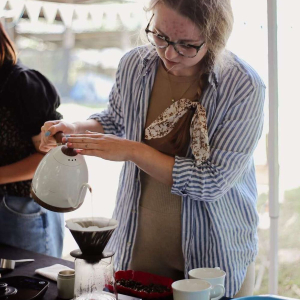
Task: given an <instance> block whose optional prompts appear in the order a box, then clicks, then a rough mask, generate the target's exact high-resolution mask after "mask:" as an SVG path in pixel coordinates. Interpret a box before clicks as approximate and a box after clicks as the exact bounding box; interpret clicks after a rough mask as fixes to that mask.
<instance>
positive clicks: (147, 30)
mask: <svg viewBox="0 0 300 300" xmlns="http://www.w3.org/2000/svg"><path fill="white" fill-rule="evenodd" d="M153 17H154V14H153V15H152V17H151V19H150V21H149V23H148V25H147V27H146V29H145V32H146V35H147V39H148V41H149V43H150V44H151V45H152V46H154V47H156V48H159V49H167V48H168V47H169V46H170V45H172V46H173V48H174V50H175V51H176V52H177V53H178V54H179V55H181V56H183V57H187V58H194V57H195V56H197V54H198V52H199V51H200V50H201V49H202V48H203V46H204V45H205V42H203V43H202V44H201V45H200V46H195V45H190V44H183V43H176V42H171V41H170V40H168V38H167V37H165V36H163V35H161V34H159V33H156V32H153V31H151V30H150V29H149V26H150V23H151V21H152V19H153ZM148 33H152V34H153V35H155V36H157V37H158V38H160V39H162V40H164V41H165V42H167V43H168V45H167V46H158V45H156V44H155V45H153V44H152V42H151V41H150V39H149V37H148ZM176 45H181V46H188V47H191V48H194V49H196V50H197V52H196V54H195V55H194V56H186V55H184V54H182V53H180V51H179V50H178V49H177V48H176Z"/></svg>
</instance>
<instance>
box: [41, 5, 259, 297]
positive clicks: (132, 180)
mask: <svg viewBox="0 0 300 300" xmlns="http://www.w3.org/2000/svg"><path fill="white" fill-rule="evenodd" d="M148 10H149V11H151V12H152V17H151V19H150V21H149V24H148V26H147V28H146V34H147V37H148V40H149V42H150V46H145V47H140V48H137V49H134V50H132V51H130V52H129V53H127V54H126V55H125V56H124V57H123V58H122V59H121V62H120V64H119V68H118V71H117V75H116V82H115V85H114V87H113V89H112V91H111V94H110V98H109V106H108V109H107V110H106V111H104V112H102V113H100V114H95V115H92V116H91V117H90V118H89V120H87V121H83V122H76V123H74V124H68V123H65V122H63V121H52V122H46V123H45V125H44V126H43V127H42V132H45V135H43V142H42V148H41V149H43V150H44V151H47V150H48V149H49V148H51V147H52V144H53V138H52V136H53V134H54V133H56V132H57V131H63V132H64V133H68V134H69V136H67V137H66V138H65V142H67V145H68V147H73V148H75V149H77V152H78V153H81V154H83V155H93V156H99V157H101V158H104V159H108V160H113V161H125V164H124V167H123V170H122V172H121V175H120V186H119V191H118V195H117V203H116V208H115V211H114V218H116V219H117V220H118V221H119V227H118V229H117V230H116V232H115V233H114V235H113V237H112V239H111V241H110V243H109V246H108V247H109V248H110V249H113V250H115V251H116V263H117V265H118V266H119V269H123V270H125V269H128V268H129V269H134V270H141V271H148V272H152V273H156V274H159V275H165V276H169V277H172V278H173V279H179V278H183V277H184V276H187V272H188V271H189V270H190V269H193V268H197V267H220V268H221V269H223V270H225V271H226V282H225V285H226V286H225V288H226V296H227V297H234V296H235V297H237V296H246V295H250V294H252V292H253V286H254V260H255V256H256V254H257V223H258V216H257V212H256V198H257V193H256V183H255V170H254V164H253V158H252V154H253V151H254V149H255V147H256V145H257V142H258V140H259V137H260V135H261V131H262V126H263V105H264V92H265V86H264V84H263V82H262V81H261V79H260V78H259V76H258V75H257V74H256V72H255V71H254V70H253V69H252V68H251V67H250V66H249V65H247V64H246V63H245V62H243V61H242V60H240V59H239V58H238V57H236V56H235V55H233V54H231V53H229V52H227V51H225V45H226V42H227V40H228V38H229V35H230V33H231V30H232V24H233V16H232V10H231V6H230V1H229V0H153V1H151V2H150V5H149V9H148ZM178 119H179V121H178V122H177V123H176V121H177V120H178ZM175 123H176V124H175ZM86 130H88V131H91V132H86ZM103 133H104V134H103Z"/></svg>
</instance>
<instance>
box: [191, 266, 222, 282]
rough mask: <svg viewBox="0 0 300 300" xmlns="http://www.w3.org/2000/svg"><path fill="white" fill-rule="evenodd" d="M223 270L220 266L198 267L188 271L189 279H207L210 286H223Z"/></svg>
mask: <svg viewBox="0 0 300 300" xmlns="http://www.w3.org/2000/svg"><path fill="white" fill-rule="evenodd" d="M225 276H226V273H225V271H223V270H221V269H220V268H218V267H216V268H198V269H193V270H190V271H189V278H190V279H202V280H205V281H208V282H209V283H210V284H211V285H212V286H214V285H216V284H221V285H223V286H224V282H225Z"/></svg>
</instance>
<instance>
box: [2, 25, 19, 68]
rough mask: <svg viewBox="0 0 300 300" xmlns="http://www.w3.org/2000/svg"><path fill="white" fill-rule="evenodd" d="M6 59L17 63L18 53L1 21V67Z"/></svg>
mask: <svg viewBox="0 0 300 300" xmlns="http://www.w3.org/2000/svg"><path fill="white" fill-rule="evenodd" d="M6 61H11V62H12V64H16V62H17V54H16V49H15V47H14V44H13V42H12V41H11V39H10V38H9V36H8V34H7V33H6V32H5V30H4V27H3V25H2V23H1V22H0V67H1V66H2V65H3V64H4V63H5V62H6Z"/></svg>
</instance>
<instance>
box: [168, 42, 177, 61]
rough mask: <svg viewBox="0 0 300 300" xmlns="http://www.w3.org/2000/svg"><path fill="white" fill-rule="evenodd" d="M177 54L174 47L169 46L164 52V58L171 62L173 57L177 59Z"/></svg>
mask: <svg viewBox="0 0 300 300" xmlns="http://www.w3.org/2000/svg"><path fill="white" fill-rule="evenodd" d="M178 55H179V54H178V53H177V52H176V51H175V49H174V47H173V46H172V45H169V47H167V48H166V50H165V58H166V59H169V60H172V59H174V58H175V57H177V56H178Z"/></svg>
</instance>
